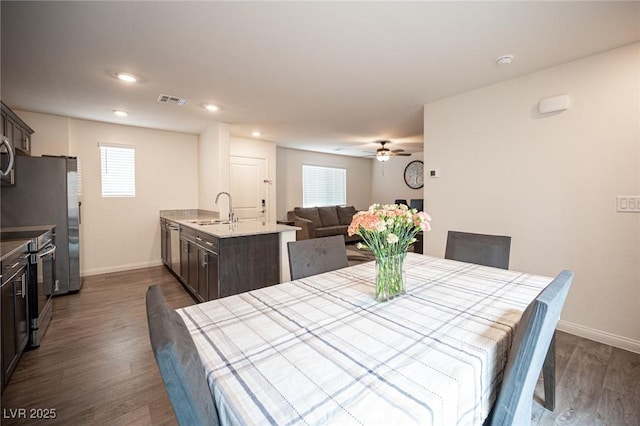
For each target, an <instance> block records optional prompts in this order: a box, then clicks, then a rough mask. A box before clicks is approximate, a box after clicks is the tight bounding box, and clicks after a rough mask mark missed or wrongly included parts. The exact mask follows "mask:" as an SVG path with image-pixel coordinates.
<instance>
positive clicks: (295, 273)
mask: <svg viewBox="0 0 640 426" xmlns="http://www.w3.org/2000/svg"><path fill="white" fill-rule="evenodd" d="M287 251H288V252H289V271H290V272H291V279H292V280H298V279H300V278H305V277H309V276H311V275H317V274H321V273H323V272H329V271H334V270H336V269H340V268H346V267H347V266H349V262H348V261H347V250H346V247H345V242H344V236H342V235H334V236H332V237H322V238H312V239H310V240H300V241H290V242H288V243H287Z"/></svg>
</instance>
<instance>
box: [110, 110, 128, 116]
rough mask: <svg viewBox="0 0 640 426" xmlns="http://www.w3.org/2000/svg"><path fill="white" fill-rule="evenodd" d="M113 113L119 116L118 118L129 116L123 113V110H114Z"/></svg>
mask: <svg viewBox="0 0 640 426" xmlns="http://www.w3.org/2000/svg"><path fill="white" fill-rule="evenodd" d="M113 113H114V114H115V115H117V116H118V117H126V116H127V115H129V114H127V112H126V111H122V110H119V109H114V110H113Z"/></svg>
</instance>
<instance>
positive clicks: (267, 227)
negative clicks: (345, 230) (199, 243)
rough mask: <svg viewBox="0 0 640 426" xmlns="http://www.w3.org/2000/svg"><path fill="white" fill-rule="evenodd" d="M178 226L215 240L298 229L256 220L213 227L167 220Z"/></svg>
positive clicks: (187, 221)
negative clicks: (215, 238)
mask: <svg viewBox="0 0 640 426" xmlns="http://www.w3.org/2000/svg"><path fill="white" fill-rule="evenodd" d="M169 220H172V221H174V222H176V223H179V224H180V225H183V226H186V227H189V228H191V229H195V230H196V231H200V232H204V233H206V234H209V235H212V236H214V237H217V238H233V237H244V236H248V235H259V234H277V233H281V232H288V231H297V230H299V229H300V228H298V227H296V226H289V225H279V224H275V223H268V222H261V221H257V220H247V221H242V220H241V221H239V222H236V223H233V224H230V223H226V224H225V223H221V224H214V225H198V224H197V223H194V221H195V219H187V220H175V219H169Z"/></svg>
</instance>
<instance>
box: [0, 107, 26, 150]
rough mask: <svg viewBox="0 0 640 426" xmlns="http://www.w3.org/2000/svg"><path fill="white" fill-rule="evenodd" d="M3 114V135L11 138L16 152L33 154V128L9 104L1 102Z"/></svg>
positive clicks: (1, 112)
mask: <svg viewBox="0 0 640 426" xmlns="http://www.w3.org/2000/svg"><path fill="white" fill-rule="evenodd" d="M0 106H1V108H0V114H1V115H2V135H3V136H6V137H7V138H8V139H9V143H10V144H11V146H12V147H13V149H14V150H15V151H16V153H21V154H26V155H30V154H31V135H32V134H33V129H31V127H29V126H28V125H27V124H26V123H25V122H24V121H22V119H21V118H20V117H18V116H17V115H16V114H15V113H14V112H13V111H12V110H11V108H9V107H8V106H6V105H5V104H4V103H0Z"/></svg>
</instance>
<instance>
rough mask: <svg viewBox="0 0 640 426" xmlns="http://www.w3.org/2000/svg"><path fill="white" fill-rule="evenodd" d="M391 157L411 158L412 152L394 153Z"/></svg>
mask: <svg viewBox="0 0 640 426" xmlns="http://www.w3.org/2000/svg"><path fill="white" fill-rule="evenodd" d="M391 155H393V156H394V157H410V156H411V153H410V152H392V153H391Z"/></svg>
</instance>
